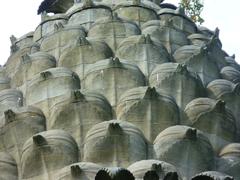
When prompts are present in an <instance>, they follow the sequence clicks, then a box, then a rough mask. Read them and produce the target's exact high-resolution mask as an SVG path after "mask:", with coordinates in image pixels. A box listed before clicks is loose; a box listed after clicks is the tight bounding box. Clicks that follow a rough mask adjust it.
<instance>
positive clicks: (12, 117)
mask: <svg viewBox="0 0 240 180" xmlns="http://www.w3.org/2000/svg"><path fill="white" fill-rule="evenodd" d="M15 116H16V114H15V112H13V110H11V109H9V110H7V111H5V112H4V117H5V120H6V124H9V123H11V122H13V121H14V120H15Z"/></svg>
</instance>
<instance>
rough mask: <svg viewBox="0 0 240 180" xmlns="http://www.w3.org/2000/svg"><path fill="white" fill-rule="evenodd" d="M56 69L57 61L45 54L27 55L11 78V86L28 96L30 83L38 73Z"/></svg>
mask: <svg viewBox="0 0 240 180" xmlns="http://www.w3.org/2000/svg"><path fill="white" fill-rule="evenodd" d="M53 67H56V60H55V58H54V57H53V56H52V55H49V54H47V53H45V52H36V53H33V54H26V55H25V56H23V57H22V59H21V62H20V63H19V65H18V67H17V68H16V72H15V73H14V75H13V77H12V78H11V86H12V87H14V88H19V89H20V90H21V91H22V92H23V95H24V96H25V95H26V92H27V88H28V82H29V81H30V80H31V79H32V78H33V77H34V76H35V75H36V74H38V73H40V72H41V71H44V70H46V69H49V68H53Z"/></svg>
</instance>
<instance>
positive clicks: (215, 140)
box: [184, 98, 237, 153]
mask: <svg viewBox="0 0 240 180" xmlns="http://www.w3.org/2000/svg"><path fill="white" fill-rule="evenodd" d="M225 104H226V103H225V102H224V101H223V100H214V99H210V98H197V99H194V100H193V101H191V102H190V103H189V104H188V105H187V106H186V108H185V110H184V112H185V114H186V116H187V119H186V121H188V122H187V123H189V125H190V126H192V127H195V128H197V129H199V130H201V131H203V132H204V133H205V134H206V136H207V137H208V138H209V140H210V142H211V144H212V146H213V147H214V150H215V151H216V152H217V153H218V152H219V151H220V149H221V148H222V147H223V146H225V145H227V144H228V143H231V142H235V141H236V138H237V134H236V133H237V124H236V120H235V118H234V116H233V114H232V112H231V111H230V109H228V108H227V107H226V106H225Z"/></svg>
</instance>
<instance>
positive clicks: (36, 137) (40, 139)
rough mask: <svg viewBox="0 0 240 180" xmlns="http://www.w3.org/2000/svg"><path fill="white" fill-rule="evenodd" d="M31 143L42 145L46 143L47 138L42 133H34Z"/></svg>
mask: <svg viewBox="0 0 240 180" xmlns="http://www.w3.org/2000/svg"><path fill="white" fill-rule="evenodd" d="M32 138H33V143H34V144H35V145H37V146H43V145H46V144H47V140H46V139H45V138H44V137H43V136H42V135H34V136H33V137H32Z"/></svg>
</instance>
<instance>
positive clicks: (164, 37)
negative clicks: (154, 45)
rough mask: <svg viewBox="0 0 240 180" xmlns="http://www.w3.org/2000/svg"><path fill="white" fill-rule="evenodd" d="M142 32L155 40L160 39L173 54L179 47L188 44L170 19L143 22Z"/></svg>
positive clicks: (183, 34) (184, 36)
mask: <svg viewBox="0 0 240 180" xmlns="http://www.w3.org/2000/svg"><path fill="white" fill-rule="evenodd" d="M142 34H145V35H147V34H149V35H150V36H151V38H152V39H153V40H155V41H160V42H161V43H162V44H163V45H164V46H165V47H166V48H167V50H168V52H169V53H170V54H173V53H174V52H175V51H176V50H177V49H178V48H179V47H181V46H184V45H188V44H189V42H188V39H187V36H186V35H185V33H184V32H183V31H182V30H179V29H176V28H175V27H174V26H173V23H172V21H171V20H166V21H159V20H152V21H148V22H146V23H144V24H143V26H142Z"/></svg>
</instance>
